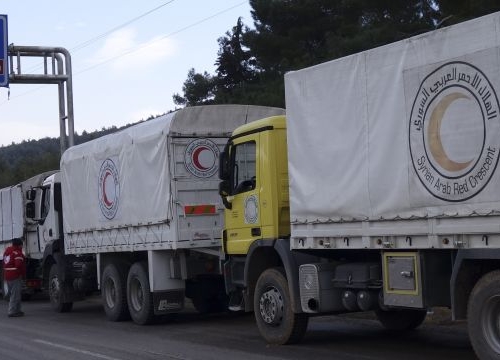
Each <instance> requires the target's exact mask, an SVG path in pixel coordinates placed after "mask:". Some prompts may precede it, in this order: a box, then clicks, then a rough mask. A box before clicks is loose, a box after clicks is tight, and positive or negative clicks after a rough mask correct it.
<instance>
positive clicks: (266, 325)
mask: <svg viewBox="0 0 500 360" xmlns="http://www.w3.org/2000/svg"><path fill="white" fill-rule="evenodd" d="M219 175H220V178H221V179H222V182H221V183H220V188H219V192H220V195H221V197H222V200H223V202H224V205H225V207H226V211H225V228H224V231H223V248H224V252H225V254H226V259H227V260H226V262H225V264H224V274H225V281H226V290H227V292H228V293H229V294H230V298H231V300H230V308H231V309H232V310H245V311H255V317H256V320H257V325H258V326H259V330H260V332H261V334H263V336H264V338H265V339H266V340H267V341H268V342H270V343H293V342H296V341H298V340H299V339H300V338H301V337H302V336H303V334H304V332H305V331H306V328H307V321H308V320H307V319H308V318H307V316H306V314H304V313H302V310H301V306H300V299H299V290H298V286H297V281H296V279H297V278H298V267H299V265H300V264H303V263H306V262H307V261H311V257H310V256H307V255H303V254H300V253H293V254H292V253H291V252H290V242H289V241H290V208H289V193H288V160H287V144H286V122H285V117H284V116H273V117H269V118H265V119H261V120H257V121H254V122H251V123H249V124H245V125H242V126H240V127H238V128H237V129H236V130H235V131H234V132H233V135H232V137H231V138H230V139H229V140H228V143H227V145H226V147H225V150H224V152H223V153H222V154H221V156H220V174H219ZM292 309H293V310H292Z"/></svg>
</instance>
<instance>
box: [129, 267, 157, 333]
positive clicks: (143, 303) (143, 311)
mask: <svg viewBox="0 0 500 360" xmlns="http://www.w3.org/2000/svg"><path fill="white" fill-rule="evenodd" d="M146 269H147V267H146V263H144V262H137V263H135V264H134V265H132V266H131V267H130V271H129V272H128V278H127V301H128V309H129V311H130V316H131V317H132V320H133V321H134V322H135V323H136V324H139V325H146V324H150V323H152V322H153V319H154V308H153V295H152V294H151V292H150V291H149V277H148V272H147V270H146Z"/></svg>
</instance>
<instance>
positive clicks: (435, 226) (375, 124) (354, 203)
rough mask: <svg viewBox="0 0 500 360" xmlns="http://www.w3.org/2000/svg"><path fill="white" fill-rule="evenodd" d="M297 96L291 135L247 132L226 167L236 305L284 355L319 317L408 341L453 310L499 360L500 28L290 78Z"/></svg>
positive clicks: (437, 38)
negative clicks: (356, 320) (372, 320)
mask: <svg viewBox="0 0 500 360" xmlns="http://www.w3.org/2000/svg"><path fill="white" fill-rule="evenodd" d="M285 90H286V105H287V116H286V122H285V119H284V117H273V118H268V119H263V120H260V121H257V122H254V123H252V124H249V125H244V126H242V127H240V128H238V129H237V130H235V132H234V133H233V137H232V138H230V140H229V141H228V144H227V147H226V151H225V153H224V154H222V155H221V168H222V171H221V178H222V179H223V181H222V183H221V185H220V193H221V196H222V198H223V200H224V204H225V205H226V207H227V210H226V217H225V220H226V224H225V230H224V231H225V237H224V248H225V249H227V251H226V253H227V255H228V262H227V263H226V265H225V266H226V275H227V280H226V282H227V284H228V286H227V288H228V289H229V290H230V295H231V303H232V305H234V306H239V307H240V308H245V309H246V310H254V312H255V317H256V321H257V325H258V326H259V330H260V332H261V334H262V336H263V337H264V338H265V339H266V340H267V341H268V342H271V343H279V344H283V343H293V342H297V341H299V340H300V339H301V337H302V336H303V335H304V333H305V331H306V328H307V319H308V317H309V316H311V315H321V314H331V313H346V312H354V311H366V310H375V313H376V315H377V317H378V319H379V320H380V321H381V323H382V324H383V325H384V326H385V327H387V328H389V329H393V330H398V331H402V330H410V329H414V328H416V327H417V326H419V325H420V324H421V323H422V322H423V321H424V319H425V317H426V312H427V310H428V309H431V308H432V307H449V308H451V310H452V314H453V318H454V319H467V320H468V327H469V335H470V339H471V342H472V345H473V347H474V350H475V351H476V353H477V355H478V356H479V357H480V358H482V359H498V358H499V357H500V325H499V318H500V171H499V170H498V160H499V157H500V104H499V101H498V94H499V91H500V13H496V14H492V15H489V16H485V17H482V18H478V19H475V20H472V21H468V22H464V23H461V24H458V25H454V26H451V27H449V28H443V29H439V30H436V31H433V32H430V33H426V34H422V35H419V36H416V37H412V38H409V39H407V40H403V41H400V42H396V43H393V44H390V45H387V46H383V47H379V48H376V49H372V50H368V51H365V52H361V53H358V54H355V55H352V56H348V57H345V58H341V59H338V60H334V61H331V62H327V63H324V64H320V65H317V66H314V67H311V68H307V69H303V70H299V71H296V72H291V73H288V74H287V75H286V76H285ZM285 135H286V136H285ZM286 157H288V160H287V159H286ZM245 159H252V162H251V163H248V162H246V161H245ZM283 164H287V167H286V165H283ZM242 169H246V170H245V171H243V170H242ZM245 174H251V176H246V175H245ZM308 257H309V258H308Z"/></svg>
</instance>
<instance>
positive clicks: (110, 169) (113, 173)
mask: <svg viewBox="0 0 500 360" xmlns="http://www.w3.org/2000/svg"><path fill="white" fill-rule="evenodd" d="M98 189H99V207H100V208H101V212H102V214H103V215H104V217H105V218H106V219H109V220H111V219H113V218H114V217H115V215H116V212H117V211H118V200H119V198H120V182H119V176H118V168H117V167H116V165H115V163H114V162H113V160H111V159H106V160H104V161H103V163H102V165H101V169H100V171H99V184H98Z"/></svg>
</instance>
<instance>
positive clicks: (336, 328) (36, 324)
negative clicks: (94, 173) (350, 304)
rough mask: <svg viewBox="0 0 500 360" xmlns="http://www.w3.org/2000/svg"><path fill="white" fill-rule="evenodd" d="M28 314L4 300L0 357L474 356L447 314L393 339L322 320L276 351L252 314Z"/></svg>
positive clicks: (29, 308)
mask: <svg viewBox="0 0 500 360" xmlns="http://www.w3.org/2000/svg"><path fill="white" fill-rule="evenodd" d="M23 310H24V311H25V312H26V316H25V317H23V318H8V317H7V315H6V314H7V303H6V302H5V301H0V359H1V360H26V359H37V360H43V359H50V360H68V359H72V360H80V359H104V360H138V359H152V360H153V359H154V360H158V359H182V360H185V359H186V360H187V359H193V360H195V359H209V360H210V359H214V360H215V359H217V360H220V359H238V360H239V359H300V360H304V359H306V360H307V359H311V360H312V359H314V360H317V359H346V360H354V359H361V360H363V359H366V360H369V359H370V360H371V359H398V360H400V359H404V360H412V359H426V360H432V359H443V358H450V359H454V360H460V359H475V356H474V353H473V350H472V348H471V346H470V342H469V340H468V338H467V331H466V325H465V323H451V321H449V316H448V314H447V313H446V312H442V311H440V312H436V314H434V315H431V316H428V318H427V320H426V322H425V323H424V324H423V325H422V326H421V327H420V328H419V329H418V330H416V331H413V332H411V333H406V334H394V333H391V332H388V331H386V330H384V329H383V328H382V327H381V325H379V323H378V322H377V321H376V320H374V319H372V317H371V316H370V315H369V314H367V315H363V316H359V317H357V318H353V317H352V316H350V317H345V316H342V317H335V316H328V317H317V318H313V319H312V320H311V321H310V323H309V330H308V333H307V335H306V337H305V338H304V340H303V341H302V343H300V344H298V345H293V346H291V345H289V346H270V345H267V344H265V343H264V342H263V340H262V339H261V338H260V336H259V334H258V331H257V328H256V326H255V324H254V320H253V315H234V314H212V315H205V316H201V315H199V314H197V313H196V312H194V311H193V310H190V309H188V310H186V311H185V312H183V313H182V314H179V315H178V316H177V317H176V318H175V319H174V320H170V321H168V322H164V323H161V324H157V325H152V326H138V325H135V324H133V323H132V322H118V323H115V322H110V321H107V320H106V317H105V315H104V312H103V310H102V308H101V304H100V299H99V298H92V299H90V300H86V301H84V302H80V303H76V304H75V306H74V309H73V311H72V312H71V313H68V314H58V313H55V312H53V311H52V310H51V308H50V305H49V303H48V302H47V301H46V300H42V299H38V300H36V299H35V300H32V301H29V302H24V303H23Z"/></svg>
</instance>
